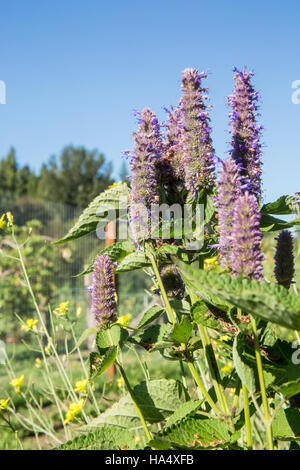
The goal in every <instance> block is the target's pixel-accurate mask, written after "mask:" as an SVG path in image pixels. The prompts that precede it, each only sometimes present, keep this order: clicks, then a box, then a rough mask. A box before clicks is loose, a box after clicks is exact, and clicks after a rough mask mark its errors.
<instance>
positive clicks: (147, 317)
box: [137, 305, 165, 330]
mask: <svg viewBox="0 0 300 470" xmlns="http://www.w3.org/2000/svg"><path fill="white" fill-rule="evenodd" d="M164 312H165V309H164V308H162V307H160V306H159V305H153V307H150V308H149V309H148V310H147V311H146V312H145V313H144V316H143V318H142V319H141V321H140V322H139V324H138V326H137V329H138V330H139V329H141V328H145V326H147V325H149V324H150V323H152V322H153V321H154V320H156V319H157V318H159V317H160V316H161V315H162V314H163V313H164Z"/></svg>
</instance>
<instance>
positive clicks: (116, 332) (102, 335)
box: [96, 325, 128, 354]
mask: <svg viewBox="0 0 300 470" xmlns="http://www.w3.org/2000/svg"><path fill="white" fill-rule="evenodd" d="M127 338H128V331H127V330H125V328H122V327H121V326H120V325H113V326H112V327H111V328H102V329H101V330H99V331H98V333H97V336H96V345H97V347H98V349H99V352H100V354H104V353H105V352H106V350H107V349H108V348H110V347H111V346H122V345H123V344H124V342H125V341H126V339H127Z"/></svg>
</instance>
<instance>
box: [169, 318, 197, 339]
mask: <svg viewBox="0 0 300 470" xmlns="http://www.w3.org/2000/svg"><path fill="white" fill-rule="evenodd" d="M192 331H193V324H192V323H191V321H190V320H189V319H188V318H186V317H183V319H182V320H181V322H180V323H176V324H175V325H174V327H173V330H172V333H171V338H172V339H173V341H174V343H176V344H181V343H183V344H187V343H188V341H189V339H190V336H191V333H192Z"/></svg>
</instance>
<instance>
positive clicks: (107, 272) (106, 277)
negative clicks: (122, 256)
mask: <svg viewBox="0 0 300 470" xmlns="http://www.w3.org/2000/svg"><path fill="white" fill-rule="evenodd" d="M92 312H93V314H94V316H95V319H96V321H97V324H98V326H100V327H103V326H106V325H109V324H110V323H113V322H115V321H117V314H116V312H117V305H116V297H115V286H114V279H113V269H112V262H111V260H110V258H109V257H108V256H107V255H100V256H98V258H97V259H96V261H95V265H94V271H93V282H92Z"/></svg>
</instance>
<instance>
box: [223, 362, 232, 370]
mask: <svg viewBox="0 0 300 470" xmlns="http://www.w3.org/2000/svg"><path fill="white" fill-rule="evenodd" d="M231 370H232V361H229V362H228V364H226V366H224V367H222V369H221V371H222V372H224V373H227V372H230V371H231Z"/></svg>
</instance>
